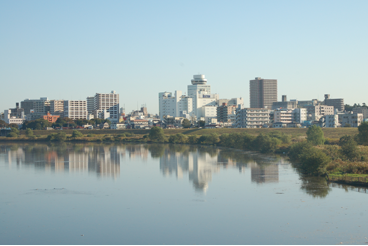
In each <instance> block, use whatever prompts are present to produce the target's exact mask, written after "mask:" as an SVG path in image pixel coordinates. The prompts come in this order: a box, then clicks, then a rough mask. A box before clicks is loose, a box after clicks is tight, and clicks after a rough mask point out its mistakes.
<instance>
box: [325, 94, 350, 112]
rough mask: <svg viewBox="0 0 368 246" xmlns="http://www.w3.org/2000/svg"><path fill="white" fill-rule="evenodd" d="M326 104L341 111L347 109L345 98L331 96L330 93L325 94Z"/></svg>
mask: <svg viewBox="0 0 368 246" xmlns="http://www.w3.org/2000/svg"><path fill="white" fill-rule="evenodd" d="M324 104H325V105H327V106H333V107H334V108H335V109H337V110H339V111H344V110H345V104H344V99H343V98H335V99H333V98H330V94H325V101H324Z"/></svg>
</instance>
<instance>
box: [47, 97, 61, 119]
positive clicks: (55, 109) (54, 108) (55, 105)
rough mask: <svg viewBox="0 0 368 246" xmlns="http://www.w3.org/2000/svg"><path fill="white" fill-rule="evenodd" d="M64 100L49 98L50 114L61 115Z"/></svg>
mask: <svg viewBox="0 0 368 246" xmlns="http://www.w3.org/2000/svg"><path fill="white" fill-rule="evenodd" d="M63 113H64V100H50V114H52V115H59V116H61V117H63Z"/></svg>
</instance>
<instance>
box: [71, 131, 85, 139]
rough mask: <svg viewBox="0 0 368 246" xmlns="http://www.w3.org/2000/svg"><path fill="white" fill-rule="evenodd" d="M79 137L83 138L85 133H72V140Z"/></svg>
mask: <svg viewBox="0 0 368 246" xmlns="http://www.w3.org/2000/svg"><path fill="white" fill-rule="evenodd" d="M79 137H83V133H81V132H80V131H77V130H74V131H73V133H72V138H79Z"/></svg>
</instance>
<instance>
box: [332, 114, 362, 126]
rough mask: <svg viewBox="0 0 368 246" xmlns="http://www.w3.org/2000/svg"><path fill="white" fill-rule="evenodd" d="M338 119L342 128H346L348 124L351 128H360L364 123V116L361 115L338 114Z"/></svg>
mask: <svg viewBox="0 0 368 246" xmlns="http://www.w3.org/2000/svg"><path fill="white" fill-rule="evenodd" d="M338 117H339V124H340V125H341V127H345V126H346V124H349V125H350V126H351V127H358V126H360V124H361V123H362V122H363V114H361V113H345V114H338Z"/></svg>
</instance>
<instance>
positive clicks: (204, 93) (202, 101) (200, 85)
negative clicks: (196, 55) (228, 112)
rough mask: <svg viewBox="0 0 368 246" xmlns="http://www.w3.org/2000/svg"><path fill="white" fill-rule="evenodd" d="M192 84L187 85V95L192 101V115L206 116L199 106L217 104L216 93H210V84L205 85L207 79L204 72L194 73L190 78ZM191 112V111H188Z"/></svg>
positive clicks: (217, 96) (217, 97)
mask: <svg viewBox="0 0 368 246" xmlns="http://www.w3.org/2000/svg"><path fill="white" fill-rule="evenodd" d="M191 82H192V84H191V85H188V97H190V98H192V101H193V113H192V114H193V115H194V116H195V117H197V119H199V118H201V117H208V116H205V115H203V112H206V110H204V111H203V110H202V109H201V108H202V107H204V106H217V103H216V102H217V100H218V99H219V95H218V94H211V86H210V85H207V79H206V78H205V75H204V74H199V75H194V76H193V79H192V80H191ZM189 114H191V113H189ZM215 117H216V115H215Z"/></svg>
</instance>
